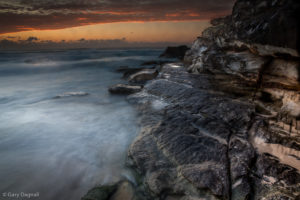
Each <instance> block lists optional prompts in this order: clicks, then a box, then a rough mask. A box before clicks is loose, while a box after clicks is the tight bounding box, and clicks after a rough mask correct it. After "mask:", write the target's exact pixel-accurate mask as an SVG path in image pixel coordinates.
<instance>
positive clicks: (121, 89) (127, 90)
mask: <svg viewBox="0 0 300 200" xmlns="http://www.w3.org/2000/svg"><path fill="white" fill-rule="evenodd" d="M141 90H142V86H140V85H127V84H116V85H113V86H111V87H109V89H108V91H109V92H110V93H112V94H132V93H136V92H140V91H141Z"/></svg>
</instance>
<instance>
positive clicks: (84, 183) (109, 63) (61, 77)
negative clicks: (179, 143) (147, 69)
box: [0, 50, 160, 200]
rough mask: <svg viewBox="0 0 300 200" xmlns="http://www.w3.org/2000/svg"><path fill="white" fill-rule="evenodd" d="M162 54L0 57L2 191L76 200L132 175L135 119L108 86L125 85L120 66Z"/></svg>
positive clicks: (75, 53)
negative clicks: (129, 161)
mask: <svg viewBox="0 0 300 200" xmlns="http://www.w3.org/2000/svg"><path fill="white" fill-rule="evenodd" d="M159 53H160V50H138V51H135V50H130V51H121V50H118V51H101V50H85V51H75V50H73V51H66V52H45V53H20V52H18V53H2V54H0V110H1V112H0V158H1V160H0V177H1V181H0V192H1V193H3V192H12V193H20V192H24V193H35V192H39V195H40V197H39V198H34V199H42V200H50V199H51V200H53V199H55V200H59V199H63V200H66V199H72V200H76V199H80V197H81V196H82V195H83V194H85V193H86V192H87V190H88V189H90V188H91V187H93V186H94V185H96V184H103V183H108V182H114V181H117V180H119V179H120V177H122V176H128V174H127V172H126V169H125V168H124V160H125V157H126V156H125V155H126V151H127V148H128V145H129V144H130V143H131V141H132V140H133V138H134V137H135V136H136V133H137V127H136V116H135V112H134V109H133V108H132V106H131V105H129V104H128V103H127V102H126V101H125V98H124V97H120V96H111V95H109V94H108V92H107V87H108V86H109V85H112V84H115V83H117V82H120V81H121V80H120V77H121V75H120V74H117V73H115V72H114V70H115V69H116V67H118V66H120V65H129V66H137V65H138V64H140V63H141V62H142V61H144V60H151V59H154V58H155V57H156V56H157V55H159ZM110 58H111V59H110ZM116 58H119V59H116ZM25 61H27V62H25ZM43 61H45V62H46V63H43ZM31 63H33V64H32V65H31ZM49 63H52V64H51V65H50V64H49ZM53 63H55V65H53ZM58 97H59V98H58ZM1 199H2V197H1ZM4 199H5V198H4ZM9 199H18V198H9Z"/></svg>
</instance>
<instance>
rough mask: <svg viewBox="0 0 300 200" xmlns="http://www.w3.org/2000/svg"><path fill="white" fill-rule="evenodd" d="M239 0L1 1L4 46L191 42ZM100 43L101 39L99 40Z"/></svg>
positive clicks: (0, 40) (0, 38)
mask: <svg viewBox="0 0 300 200" xmlns="http://www.w3.org/2000/svg"><path fill="white" fill-rule="evenodd" d="M233 2H234V0H209V1H208V0H56V1H54V0H0V48H1V45H2V46H5V45H6V46H7V45H13V43H19V44H21V45H23V46H25V45H28V44H29V43H44V44H46V43H69V42H73V43H74V42H81V43H87V42H88V41H94V43H95V42H96V41H97V42H100V43H101V44H103V43H104V42H106V43H109V42H117V43H118V44H120V43H124V42H126V43H132V44H134V43H135V44H137V43H139V44H142V43H157V44H158V43H163V42H164V43H166V42H167V43H190V42H192V40H194V39H195V38H196V37H197V36H199V35H200V34H201V32H202V30H203V29H204V28H206V27H208V26H209V20H210V19H212V18H215V17H220V16H224V15H228V14H229V13H230V12H231V8H232V5H233ZM97 42H96V43H97Z"/></svg>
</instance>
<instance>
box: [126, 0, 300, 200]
mask: <svg viewBox="0 0 300 200" xmlns="http://www.w3.org/2000/svg"><path fill="white" fill-rule="evenodd" d="M298 11H299V2H297V1H296V0H278V1H271V0H265V1H250V0H237V2H236V4H235V6H234V9H233V13H232V15H231V16H228V17H224V18H220V19H215V20H212V22H211V23H212V25H213V26H212V27H210V28H208V29H206V30H204V31H203V33H202V37H199V38H197V40H196V41H195V42H194V43H193V45H192V47H191V49H190V50H188V51H187V52H186V54H185V57H184V65H185V66H184V67H183V66H182V65H181V64H178V63H169V64H166V65H164V66H163V67H162V68H161V70H160V73H159V75H158V76H156V78H155V77H151V79H153V78H154V79H153V80H152V81H149V82H147V83H146V84H145V86H144V88H143V90H142V91H141V92H140V93H136V94H133V95H130V96H129V97H128V99H129V100H130V101H131V102H134V103H135V104H136V105H137V108H138V110H139V111H140V113H141V133H140V135H139V136H138V137H137V138H136V140H135V141H134V142H133V144H132V145H131V146H130V149H129V153H128V155H129V158H130V159H129V161H128V165H129V166H130V167H131V168H133V169H134V170H135V171H136V172H137V173H138V174H139V175H140V176H141V178H142V181H141V182H142V183H143V185H144V191H145V193H146V194H147V195H148V196H149V198H150V199H181V200H183V199H225V200H226V199H231V200H246V199H254V200H258V199H266V200H271V199H291V200H296V199H299V198H300V185H299V183H300V180H299V177H300V172H299V165H300V163H299V162H300V140H299V138H300V137H299V134H300V132H299V130H300V81H299V75H300V67H299V66H300V59H299V57H300V56H299V38H298V37H299V22H298V20H297V18H296V13H297V12H298ZM289 21H290V22H291V23H290V24H289ZM285 30H286V31H285ZM170 51H174V52H176V51H177V50H175V49H173V50H170ZM166 54H167V53H166ZM175 54H177V53H175ZM152 73H153V72H152ZM137 77H138V76H137ZM137 81H140V80H137ZM157 100H159V101H160V102H164V104H165V105H166V106H162V107H160V109H155V107H154V106H153V102H155V101H157Z"/></svg>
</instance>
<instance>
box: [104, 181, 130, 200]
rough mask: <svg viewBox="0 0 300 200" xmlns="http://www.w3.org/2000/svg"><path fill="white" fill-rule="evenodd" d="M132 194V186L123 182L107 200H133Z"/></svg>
mask: <svg viewBox="0 0 300 200" xmlns="http://www.w3.org/2000/svg"><path fill="white" fill-rule="evenodd" d="M134 192H135V190H134V187H133V185H132V184H131V183H130V182H128V181H123V182H121V183H119V186H118V189H117V190H116V191H115V193H114V194H113V195H112V196H111V197H110V198H109V200H133V197H134V195H135V194H134Z"/></svg>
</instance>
